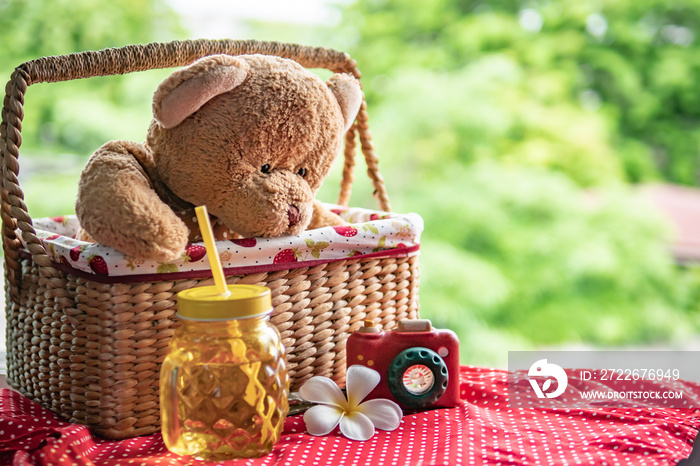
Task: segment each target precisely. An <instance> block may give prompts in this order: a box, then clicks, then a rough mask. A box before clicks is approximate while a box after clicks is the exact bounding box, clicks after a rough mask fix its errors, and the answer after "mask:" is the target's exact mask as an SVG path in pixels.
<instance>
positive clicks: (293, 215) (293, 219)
mask: <svg viewBox="0 0 700 466" xmlns="http://www.w3.org/2000/svg"><path fill="white" fill-rule="evenodd" d="M287 218H288V219H289V226H290V227H293V226H294V225H296V224H297V223H299V221H300V220H301V214H300V213H299V208H298V207H297V206H295V205H291V204H290V205H289V209H288V210H287Z"/></svg>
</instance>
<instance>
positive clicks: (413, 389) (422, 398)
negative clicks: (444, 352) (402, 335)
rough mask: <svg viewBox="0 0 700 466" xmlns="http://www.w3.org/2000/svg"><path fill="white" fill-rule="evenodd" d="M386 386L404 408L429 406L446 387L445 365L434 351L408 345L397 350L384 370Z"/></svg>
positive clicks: (438, 397)
mask: <svg viewBox="0 0 700 466" xmlns="http://www.w3.org/2000/svg"><path fill="white" fill-rule="evenodd" d="M387 376H388V377H387V378H388V384H389V389H390V390H391V393H392V395H394V398H396V401H398V402H399V403H401V404H402V405H404V406H405V407H407V408H413V409H420V408H428V407H430V406H431V405H433V404H435V402H437V400H438V399H440V397H441V396H442V395H443V394H444V393H445V390H447V384H448V381H449V378H448V371H447V365H446V364H445V361H444V360H443V359H442V358H441V357H440V355H438V354H437V353H436V352H435V351H433V350H431V349H428V348H422V347H415V348H408V349H407V350H404V351H402V352H401V353H399V354H398V355H397V356H396V357H395V358H394V360H393V361H391V364H390V365H389V371H388V373H387Z"/></svg>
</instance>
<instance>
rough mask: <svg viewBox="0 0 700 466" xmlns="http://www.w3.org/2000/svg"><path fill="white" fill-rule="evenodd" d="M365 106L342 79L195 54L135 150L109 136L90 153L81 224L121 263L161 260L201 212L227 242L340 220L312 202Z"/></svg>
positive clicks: (164, 90) (186, 236)
mask: <svg viewBox="0 0 700 466" xmlns="http://www.w3.org/2000/svg"><path fill="white" fill-rule="evenodd" d="M361 102H362V92H361V90H360V87H359V83H358V82H357V80H355V79H354V78H353V77H351V76H349V75H340V74H336V75H333V76H332V77H331V78H330V79H329V80H328V82H327V83H324V82H323V81H322V80H320V79H319V78H318V77H317V76H315V75H314V74H312V73H310V72H309V71H307V70H305V69H304V68H303V67H301V66H300V65H299V64H297V63H296V62H294V61H292V60H287V59H282V58H278V57H269V56H263V55H241V56H238V57H231V56H228V55H214V56H210V57H206V58H203V59H201V60H199V61H197V62H195V63H194V64H192V65H190V66H189V67H187V68H183V69H181V70H179V71H176V72H175V73H173V74H172V75H171V76H170V77H168V78H167V79H166V80H165V81H164V82H163V83H162V84H161V85H160V86H159V87H158V89H157V90H156V92H155V95H154V98H153V110H154V120H153V122H152V123H151V126H150V128H149V132H148V137H147V139H146V141H145V142H144V143H143V144H138V143H134V142H130V141H111V142H108V143H107V144H105V145H104V146H102V147H101V148H100V149H98V150H97V151H96V152H95V154H93V156H92V157H91V158H90V160H89V161H88V164H87V165H86V167H85V169H84V171H83V174H82V176H81V181H80V186H79V192H78V200H77V203H76V213H77V215H78V218H79V220H80V223H81V226H82V227H83V228H84V229H85V231H86V233H87V235H89V236H91V237H92V238H94V239H95V240H96V241H98V242H100V243H102V244H105V245H108V246H112V247H114V248H115V249H117V250H120V251H122V252H124V253H125V254H127V255H129V256H133V257H139V258H145V259H155V260H158V261H169V260H174V259H176V258H177V257H179V256H180V255H181V254H182V252H183V250H184V248H185V246H186V244H187V242H188V240H192V239H193V238H195V236H197V235H198V233H199V232H198V231H192V228H188V227H187V226H186V225H185V223H183V221H182V220H181V217H182V216H183V215H184V216H185V217H188V216H189V215H191V211H192V209H193V208H194V206H197V205H206V206H207V208H208V210H209V213H210V214H211V215H212V216H213V217H215V219H214V220H217V219H218V221H219V223H221V224H223V225H225V227H226V228H227V230H226V231H225V232H224V233H225V237H227V236H229V234H231V235H233V234H238V235H241V236H244V237H250V236H266V237H270V236H282V235H298V234H299V233H301V232H302V231H304V230H305V229H306V228H307V227H309V226H310V227H312V228H318V227H321V226H326V225H338V224H342V220H341V219H340V218H339V217H337V216H336V215H335V214H332V213H331V212H329V211H327V210H326V209H324V208H323V207H322V205H321V204H320V203H318V202H317V201H315V199H314V197H315V195H316V192H317V191H318V189H319V188H320V186H321V183H322V181H323V179H324V178H325V177H326V176H327V174H328V172H329V170H330V168H331V165H332V162H333V161H334V159H335V157H336V156H337V154H338V152H339V149H340V146H341V141H342V138H343V135H344V133H345V131H346V130H347V128H349V127H350V125H351V124H352V122H353V121H354V119H355V116H356V114H357V111H358V109H359V106H360V104H361ZM176 212H177V214H176ZM178 214H179V215H178ZM224 233H222V234H224ZM81 234H82V233H81ZM82 235H83V236H84V237H88V236H87V235H85V234H82Z"/></svg>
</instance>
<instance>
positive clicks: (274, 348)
mask: <svg viewBox="0 0 700 466" xmlns="http://www.w3.org/2000/svg"><path fill="white" fill-rule="evenodd" d="M228 290H229V291H230V292H231V294H230V296H224V295H221V294H218V293H217V292H216V289H215V288H214V287H199V288H192V289H190V290H186V291H182V292H180V293H179V294H178V315H179V316H180V317H181V320H180V321H181V325H180V327H179V328H178V329H177V331H176V332H175V335H173V337H172V339H171V342H170V350H169V353H168V355H167V357H166V358H165V361H164V362H163V366H162V368H161V377H160V406H161V421H162V432H163V440H164V442H165V445H166V446H167V447H168V449H169V450H170V451H172V452H173V453H177V454H180V455H193V456H195V457H197V458H201V459H206V460H213V461H219V460H225V459H229V458H252V457H258V456H262V455H264V454H267V453H269V452H270V451H271V450H272V448H273V446H274V445H275V443H276V442H277V441H278V440H279V437H280V434H281V433H282V428H283V426H284V419H285V417H286V415H287V412H288V411H289V405H288V401H287V397H288V395H289V377H288V375H287V367H286V361H285V359H284V348H283V347H282V342H281V339H280V335H279V332H278V331H277V329H276V328H275V327H274V326H272V325H271V324H270V322H269V313H270V312H271V311H272V308H271V303H270V290H269V289H268V288H265V287H261V286H253V285H228Z"/></svg>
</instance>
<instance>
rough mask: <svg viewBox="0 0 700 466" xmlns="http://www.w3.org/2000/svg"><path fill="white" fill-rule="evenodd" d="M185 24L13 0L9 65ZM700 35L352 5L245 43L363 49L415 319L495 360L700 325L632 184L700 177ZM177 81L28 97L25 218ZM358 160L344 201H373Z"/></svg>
mask: <svg viewBox="0 0 700 466" xmlns="http://www.w3.org/2000/svg"><path fill="white" fill-rule="evenodd" d="M185 21H186V18H177V16H176V14H175V13H173V12H172V11H170V10H169V8H168V7H167V3H165V2H164V1H161V0H148V1H139V2H136V1H133V0H130V1H121V2H107V1H106V0H95V1H87V0H73V1H71V2H68V1H66V0H37V1H33V2H28V1H22V0H0V40H1V41H2V43H3V44H4V45H5V46H4V47H2V48H0V71H2V73H4V75H5V76H6V77H8V78H9V75H10V72H11V68H12V67H13V66H15V65H17V64H19V63H21V62H23V61H25V60H29V59H33V58H37V57H40V56H45V55H51V54H58V53H60V54H63V53H69V52H73V51H80V50H89V49H99V48H103V47H111V46H119V45H124V44H128V43H138V42H148V41H151V40H171V39H176V38H177V39H182V38H186V37H187V35H186V32H184V30H183V28H182V27H180V26H178V24H179V23H180V22H185ZM698 23H700V0H696V1H691V0H678V1H676V2H673V3H667V2H663V1H661V0H637V1H632V0H620V1H613V0H595V1H594V0H548V1H544V0H542V1H520V2H519V1H514V0H509V1H506V0H497V1H489V2H484V1H471V0H470V1H466V0H435V1H432V2H420V1H417V0H357V2H355V3H352V4H350V5H349V6H348V7H347V8H345V9H344V11H343V20H342V22H341V23H340V24H339V25H337V26H334V27H319V28H309V27H307V26H303V27H302V26H299V27H282V26H281V25H279V24H265V23H264V22H259V21H258V22H256V24H255V25H254V27H253V31H257V32H256V33H255V34H254V35H255V38H257V39H261V40H282V41H289V42H304V43H311V44H314V45H323V46H328V47H335V48H340V49H343V50H346V51H348V52H350V54H351V55H352V56H353V57H354V58H355V59H357V61H358V64H359V67H360V69H361V70H362V71H363V74H364V79H363V81H364V89H365V92H366V95H367V100H368V106H369V115H370V124H371V128H372V133H373V135H374V142H375V144H376V148H377V154H378V155H379V157H380V160H381V169H382V173H383V175H384V177H385V179H386V183H387V186H388V189H389V194H390V196H391V200H392V205H393V208H394V210H396V211H402V212H409V211H413V212H418V213H420V214H421V215H422V216H423V218H424V220H425V233H424V235H423V238H422V240H423V242H422V255H421V259H420V260H421V269H422V276H421V289H420V296H421V314H422V315H423V316H424V317H428V318H431V319H432V320H433V322H434V324H435V325H436V326H438V327H449V328H452V329H454V330H455V331H457V332H458V334H459V335H460V338H461V345H462V362H463V363H468V364H494V365H504V364H505V361H506V356H507V353H506V351H507V350H522V349H529V348H534V347H540V346H542V345H549V346H560V345H564V344H586V345H596V346H619V345H642V344H643V345H647V344H653V343H664V344H676V343H679V342H682V341H684V340H685V339H687V338H689V337H690V336H692V335H696V334H697V333H698V330H700V318H699V316H700V313H699V311H700V308H699V307H700V305H699V304H698V303H700V269H697V268H680V267H678V266H677V265H675V264H674V263H673V260H672V257H671V256H670V254H669V252H668V241H669V230H668V226H667V225H666V224H665V222H664V220H663V219H662V218H660V217H659V216H658V214H657V213H655V212H654V211H652V210H651V209H650V207H649V206H647V205H645V204H643V203H641V202H640V201H639V200H638V196H637V195H636V192H635V186H634V184H635V183H640V182H649V181H667V182H674V183H684V184H690V185H694V184H697V180H698V178H697V176H698V173H700V157H699V156H698V148H699V144H700V125H698V124H697V121H698V119H697V114H698V112H700V106H699V105H697V104H698V103H700V102H698V101H700V91H698V90H697V89H696V87H695V83H696V82H699V81H700V79H699V78H700V76H699V74H700V54H699V53H698V52H699V50H698V41H697V40H696V38H695V36H694V34H695V33H694V31H697V30H698V25H699V24H698ZM169 72H170V70H163V71H156V72H149V73H144V74H132V75H127V76H117V77H110V78H97V79H90V80H83V81H79V82H69V83H60V84H50V85H43V84H42V85H37V86H32V87H31V88H30V89H29V91H28V93H27V99H26V102H25V107H26V118H25V122H24V129H23V137H24V143H23V146H22V157H23V162H22V164H23V171H24V172H25V175H24V176H25V177H27V178H26V179H25V181H27V182H26V183H25V182H24V181H23V183H24V184H23V187H25V188H27V189H25V191H26V192H27V199H26V201H27V204H28V206H29V208H30V213H31V214H32V215H33V216H34V217H41V216H48V215H59V214H64V213H69V212H70V211H72V204H73V202H74V199H75V189H76V186H75V180H77V177H78V172H79V170H80V168H81V167H82V165H83V164H84V162H85V160H86V157H87V156H88V155H89V154H91V153H92V152H93V151H94V150H95V149H96V148H97V147H98V146H99V145H101V144H102V143H104V142H105V141H107V140H109V139H132V140H141V139H143V137H144V136H145V131H146V128H147V126H148V122H149V121H150V118H151V114H150V99H151V96H152V92H153V90H154V89H155V87H156V86H157V84H158V82H160V80H161V79H162V78H163V77H164V76H165V75H166V74H168V73H169ZM66 154H78V155H76V156H68V155H66ZM341 165H342V164H341V163H337V164H336V167H335V168H334V170H333V173H332V175H331V176H330V179H329V180H328V181H327V182H326V183H325V185H324V186H323V188H322V191H321V193H320V194H319V197H320V198H321V199H323V200H326V201H332V200H334V199H335V197H336V195H337V186H338V181H339V178H340V172H341ZM363 170H364V166H363V164H362V162H361V161H359V162H358V166H357V175H356V182H355V185H354V187H353V193H354V196H353V201H352V203H353V205H360V206H365V207H374V206H376V203H375V202H374V200H372V199H371V192H372V188H371V187H370V184H369V181H368V180H367V179H366V177H364V176H362V171H363Z"/></svg>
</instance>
